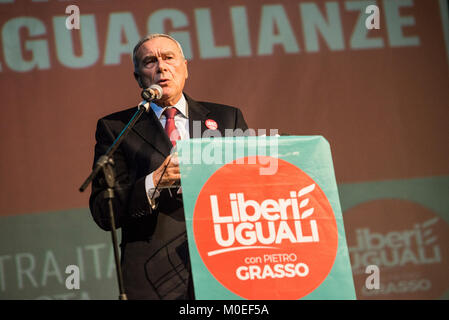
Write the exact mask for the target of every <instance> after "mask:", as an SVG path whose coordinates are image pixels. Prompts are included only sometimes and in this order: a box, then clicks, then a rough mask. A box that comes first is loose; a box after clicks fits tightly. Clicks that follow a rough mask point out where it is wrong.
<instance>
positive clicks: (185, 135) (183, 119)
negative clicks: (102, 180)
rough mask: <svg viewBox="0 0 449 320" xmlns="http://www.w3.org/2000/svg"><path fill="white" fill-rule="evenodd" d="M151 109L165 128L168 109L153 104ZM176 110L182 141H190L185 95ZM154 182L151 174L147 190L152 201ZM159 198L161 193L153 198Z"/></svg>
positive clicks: (146, 184) (177, 124)
mask: <svg viewBox="0 0 449 320" xmlns="http://www.w3.org/2000/svg"><path fill="white" fill-rule="evenodd" d="M150 106H151V109H152V110H153V111H154V113H155V114H156V118H158V119H159V121H160V122H161V125H162V127H163V128H165V123H166V122H167V119H166V117H165V115H164V111H165V109H166V108H164V107H161V106H158V105H157V104H155V103H153V102H151V104H150ZM173 107H174V108H176V109H178V111H179V112H178V113H177V114H176V115H175V127H176V129H177V130H178V133H179V136H180V139H181V140H183V139H189V138H190V134H189V110H188V105H187V101H186V98H185V97H184V95H181V98H180V99H179V101H178V102H177V103H176V104H175V105H174V106H173ZM154 188H155V185H154V182H153V173H152V172H151V173H150V174H148V175H147V176H146V177H145V190H146V193H147V196H148V199H151V197H153V193H154ZM158 196H159V191H158V192H156V194H155V195H154V197H153V198H157V197H158Z"/></svg>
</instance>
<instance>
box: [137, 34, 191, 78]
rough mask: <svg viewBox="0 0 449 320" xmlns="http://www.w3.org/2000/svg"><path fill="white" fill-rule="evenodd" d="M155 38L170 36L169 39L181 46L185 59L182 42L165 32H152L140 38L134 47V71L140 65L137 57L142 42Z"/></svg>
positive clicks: (180, 49)
mask: <svg viewBox="0 0 449 320" xmlns="http://www.w3.org/2000/svg"><path fill="white" fill-rule="evenodd" d="M154 38H168V39H170V40H172V41H173V42H175V43H176V45H177V46H178V48H179V51H181V56H182V57H183V58H184V59H185V57H184V52H183V51H182V47H181V44H180V43H179V42H178V41H177V40H176V39H175V38H173V37H172V36H170V35H168V34H164V33H151V34H148V35H146V36H145V37H143V38H142V39H140V40H139V42H137V44H136V45H135V47H134V49H133V64H134V71H135V72H137V69H138V67H139V61H137V58H136V54H137V51H138V50H139V48H140V47H141V46H142V44H144V43H145V42H147V41H148V40H151V39H154Z"/></svg>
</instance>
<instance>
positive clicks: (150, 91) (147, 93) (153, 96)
mask: <svg viewBox="0 0 449 320" xmlns="http://www.w3.org/2000/svg"><path fill="white" fill-rule="evenodd" d="M141 96H142V99H144V100H146V101H148V102H151V101H153V100H158V99H160V98H162V88H161V86H159V85H157V84H152V85H151V86H150V87H149V88H146V89H143V90H142V94H141Z"/></svg>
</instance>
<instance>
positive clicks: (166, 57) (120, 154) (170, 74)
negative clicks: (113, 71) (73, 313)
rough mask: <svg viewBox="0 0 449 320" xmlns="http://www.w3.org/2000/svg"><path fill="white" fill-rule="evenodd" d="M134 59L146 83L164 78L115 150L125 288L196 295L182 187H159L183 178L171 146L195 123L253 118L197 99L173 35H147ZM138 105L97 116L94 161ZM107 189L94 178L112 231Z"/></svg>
mask: <svg viewBox="0 0 449 320" xmlns="http://www.w3.org/2000/svg"><path fill="white" fill-rule="evenodd" d="M133 61H134V67H135V69H134V76H135V78H136V81H137V82H138V84H139V86H140V87H141V88H148V87H150V86H151V85H152V84H158V85H159V86H161V87H162V98H161V99H159V100H157V101H155V103H151V108H149V111H148V112H147V113H144V114H143V116H142V117H141V118H140V119H139V121H138V122H137V123H136V124H135V126H134V127H133V129H132V131H131V132H130V133H129V134H128V136H127V137H126V139H124V140H123V142H122V144H121V145H120V147H119V149H118V150H117V151H116V153H115V154H114V163H115V173H116V186H115V188H114V189H115V199H114V209H115V223H116V227H118V228H121V230H122V243H121V245H120V246H121V265H122V271H123V280H124V287H125V293H126V294H127V297H128V298H129V299H193V298H194V293H193V284H192V277H191V271H190V261H189V255H188V246H187V235H186V227H185V219H184V209H183V204H182V192H180V190H179V189H178V190H177V189H174V190H173V191H171V192H170V191H169V190H168V189H162V190H160V189H159V188H161V187H168V186H173V185H174V184H178V183H179V180H180V171H179V165H178V164H179V163H178V161H177V160H176V158H175V157H174V156H172V155H171V154H170V151H171V149H172V147H173V145H175V144H176V139H188V138H192V137H193V134H194V132H195V130H194V127H195V125H198V126H199V127H200V128H201V133H202V132H204V131H205V130H207V129H208V128H207V126H209V127H211V126H210V125H208V123H212V124H213V125H212V129H215V127H216V130H218V131H219V132H220V133H221V135H222V136H225V132H224V130H225V129H234V130H235V129H241V130H240V132H242V130H243V131H245V130H246V129H247V125H246V122H245V120H244V118H243V115H242V113H241V112H240V110H239V109H237V108H234V107H230V106H225V105H220V104H215V103H208V102H197V101H195V100H193V99H192V98H190V97H189V96H188V95H187V94H185V93H183V89H184V84H185V81H186V79H187V78H188V71H187V60H186V59H185V58H184V56H183V53H182V48H181V46H180V45H179V43H178V42H177V41H176V40H174V39H173V38H171V37H170V36H167V35H163V34H154V35H150V36H147V37H145V38H143V39H142V40H140V41H139V43H138V44H137V45H136V47H135V48H134V52H133ZM170 110H171V111H173V112H172V113H170V112H171V111H170ZM135 111H136V107H134V108H131V109H127V110H124V111H121V112H117V113H114V114H111V115H108V116H106V117H104V118H102V119H100V120H99V121H98V124H97V131H96V145H95V159H94V163H95V162H96V161H97V160H98V158H99V157H100V156H101V155H103V154H104V153H105V152H106V150H107V148H108V147H109V146H110V145H111V144H112V143H113V141H114V140H115V138H116V137H117V136H118V135H119V133H120V132H121V130H122V129H123V128H124V126H125V125H126V124H127V123H128V121H129V120H130V118H131V117H132V115H133V114H134V113H135ZM173 114H174V115H173ZM168 127H172V129H171V133H170V137H169V135H168V132H167V129H168ZM173 128H174V129H173ZM236 132H238V130H236ZM156 187H157V188H156ZM105 190H106V186H105V183H104V178H103V177H101V176H100V177H99V178H97V179H96V180H94V182H93V184H92V193H91V196H90V200H89V206H90V210H91V213H92V216H93V218H94V220H95V222H96V223H97V224H98V225H99V226H100V227H101V228H102V229H104V230H110V228H111V226H110V221H109V211H108V202H107V199H106V198H105V193H106V191H105ZM150 201H151V203H152V204H154V206H150ZM153 201H154V202H153Z"/></svg>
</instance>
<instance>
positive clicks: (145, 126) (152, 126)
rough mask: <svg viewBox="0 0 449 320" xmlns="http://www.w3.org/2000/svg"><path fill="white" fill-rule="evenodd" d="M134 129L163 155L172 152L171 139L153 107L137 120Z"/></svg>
mask: <svg viewBox="0 0 449 320" xmlns="http://www.w3.org/2000/svg"><path fill="white" fill-rule="evenodd" d="M133 130H134V132H136V133H137V134H138V135H139V136H140V137H141V138H142V139H144V140H145V141H146V142H148V143H149V144H151V145H152V146H153V147H154V148H155V149H156V150H157V151H159V152H160V153H161V154H162V155H163V156H165V157H167V156H168V155H169V154H170V150H171V147H172V144H171V142H170V139H169V138H168V136H167V134H166V133H165V131H164V128H163V127H162V125H161V123H160V121H159V119H157V118H156V115H155V114H154V112H153V110H152V109H151V108H150V110H148V112H145V113H144V114H143V115H142V117H141V118H140V119H139V121H137V123H136V124H135V125H134V127H133Z"/></svg>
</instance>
